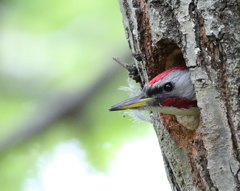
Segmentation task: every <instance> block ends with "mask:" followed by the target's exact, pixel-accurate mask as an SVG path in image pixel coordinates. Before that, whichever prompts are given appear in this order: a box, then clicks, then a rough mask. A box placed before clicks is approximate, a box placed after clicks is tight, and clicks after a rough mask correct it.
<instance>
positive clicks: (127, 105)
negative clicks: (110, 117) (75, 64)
mask: <svg viewBox="0 0 240 191" xmlns="http://www.w3.org/2000/svg"><path fill="white" fill-rule="evenodd" d="M125 109H137V110H148V111H156V112H160V113H166V114H172V115H197V114H198V113H199V109H198V107H197V101H196V96H195V89H194V86H193V84H192V82H191V78H190V72H189V69H188V68H187V67H186V66H184V65H182V66H177V67H174V68H171V69H169V70H166V71H164V72H163V73H160V74H159V75H157V76H156V77H155V78H153V79H152V80H151V81H149V82H148V83H146V84H145V86H144V87H143V90H142V92H141V94H140V95H138V96H135V97H132V98H130V99H127V100H124V101H122V102H120V103H118V104H116V105H113V106H112V107H111V108H110V109H109V111H117V110H125Z"/></svg>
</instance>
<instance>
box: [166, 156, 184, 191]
mask: <svg viewBox="0 0 240 191" xmlns="http://www.w3.org/2000/svg"><path fill="white" fill-rule="evenodd" d="M162 156H163V160H164V163H165V166H166V168H167V169H168V177H169V178H170V179H171V183H172V184H173V186H174V188H175V189H176V191H181V188H180V186H179V185H178V182H177V179H176V177H175V175H174V172H173V170H172V167H171V165H170V163H169V161H168V159H167V157H166V156H165V154H164V153H163V154H162Z"/></svg>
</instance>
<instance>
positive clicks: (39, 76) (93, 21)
mask: <svg viewBox="0 0 240 191" xmlns="http://www.w3.org/2000/svg"><path fill="white" fill-rule="evenodd" d="M0 17H1V19H0V88H1V92H0V108H1V110H0V124H1V129H0V132H1V133H0V140H1V141H0V143H1V145H0V149H1V155H0V161H1V162H0V190H1V191H5V190H6V191H18V190H22V188H21V185H22V182H23V180H24V179H25V178H26V176H28V175H29V173H30V172H34V169H35V163H36V161H37V160H38V158H39V157H40V156H41V155H42V153H44V152H46V151H51V150H53V149H54V147H55V145H56V144H58V143H60V142H63V141H66V140H70V139H73V138H75V139H78V140H79V141H80V142H81V144H82V146H83V148H84V149H85V151H86V153H87V159H88V161H89V162H90V163H91V164H92V165H93V166H94V167H95V168H96V169H97V170H100V171H105V172H106V171H107V169H108V167H109V165H110V164H111V161H112V160H113V157H114V156H115V154H116V153H117V152H118V150H119V148H120V146H121V145H122V144H123V143H124V142H125V141H128V140H130V139H132V138H134V137H139V136H143V135H144V134H146V132H147V131H148V130H149V127H146V126H142V125H141V126H140V127H138V128H136V126H137V125H133V124H132V122H131V121H129V120H128V119H126V118H122V117H121V114H119V113H117V112H115V113H109V112H108V110H107V109H108V108H109V107H110V106H111V105H112V104H114V103H116V102H118V101H121V100H122V99H125V98H127V93H126V92H121V91H118V90H117V88H118V87H119V86H122V85H125V86H126V78H127V72H126V71H124V69H122V70H121V72H118V73H114V75H112V76H111V75H109V79H107V80H106V81H105V82H104V83H99V84H98V85H97V86H96V87H97V88H95V90H94V91H92V92H91V94H92V95H88V96H87V97H90V98H89V99H86V100H85V99H83V102H84V104H80V103H78V104H80V105H79V107H75V108H74V109H73V111H67V112H66V113H64V114H58V115H57V116H56V118H54V120H53V121H52V122H49V124H48V123H47V122H46V124H48V125H45V126H44V124H41V122H45V119H48V117H49V115H51V113H54V112H57V111H55V110H54V108H55V107H56V106H59V105H61V104H63V103H64V99H60V100H61V102H56V103H52V101H53V100H55V99H52V96H53V97H55V98H56V100H58V97H61V96H62V95H66V96H65V99H66V101H67V100H69V99H72V97H71V96H70V95H72V93H73V92H75V93H76V92H77V95H78V94H79V96H81V93H83V92H85V91H87V89H88V88H89V87H91V85H92V84H97V83H98V82H99V79H100V77H101V76H102V75H103V74H104V72H105V71H106V70H108V69H109V68H111V67H112V66H111V65H114V64H116V63H114V62H113V61H112V59H111V58H112V57H113V56H119V57H123V58H125V57H129V52H128V51H129V50H128V45H127V40H126V39H125V34H124V29H123V26H122V21H121V13H120V10H119V5H118V2H117V1H112V0H101V1H98V0H93V1H82V0H69V1H63V0H41V1H37V0H7V1H2V2H1V13H0ZM54 104H55V105H54ZM41 125H42V129H41V128H40V129H36V128H37V127H39V126H40V127H41ZM66 165H67V164H66ZM33 174H34V173H33Z"/></svg>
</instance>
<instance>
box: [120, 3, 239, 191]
mask: <svg viewBox="0 0 240 191" xmlns="http://www.w3.org/2000/svg"><path fill="white" fill-rule="evenodd" d="M119 3H120V7H121V12H122V15H123V23H124V27H125V30H126V36H127V39H128V41H129V46H130V49H131V51H132V54H133V57H134V62H135V64H136V65H137V68H138V71H139V74H140V76H141V79H142V84H144V83H145V82H146V81H148V80H150V79H152V78H153V77H154V76H156V75H157V74H159V73H160V72H162V71H164V70H166V69H168V68H171V67H173V66H176V65H180V64H182V63H186V65H187V66H188V67H189V68H190V72H191V78H192V82H193V84H194V86H195V89H196V96H197V101H198V107H199V108H200V116H199V120H200V123H199V125H198V128H191V127H190V126H191V125H183V123H179V120H178V118H177V117H176V116H173V115H167V114H159V113H154V114H153V118H154V127H155V130H156V133H157V136H158V139H159V143H160V146H161V150H162V155H163V158H164V162H165V167H166V171H167V175H168V179H169V182H170V184H171V187H172V190H176V191H180V190H184V191H191V190H199V191H204V190H211V191H212V190H214V191H217V190H219V191H235V190H240V177H239V176H240V174H239V170H240V164H239V163H240V141H239V139H240V132H239V130H240V101H239V97H240V64H239V62H240V56H239V55H240V54H239V53H240V24H239V22H240V5H239V4H240V2H239V1H238V0H211V1H210V0H209V1H206V0H198V1H194V0H192V1H190V0H172V1H169V0H119ZM159 181H160V180H159Z"/></svg>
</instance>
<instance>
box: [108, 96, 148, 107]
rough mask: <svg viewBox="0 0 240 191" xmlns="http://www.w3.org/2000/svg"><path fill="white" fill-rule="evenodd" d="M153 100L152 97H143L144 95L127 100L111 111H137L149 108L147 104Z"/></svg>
mask: <svg viewBox="0 0 240 191" xmlns="http://www.w3.org/2000/svg"><path fill="white" fill-rule="evenodd" d="M151 99H152V98H150V97H147V98H146V97H143V96H142V95H140V96H136V97H133V98H130V99H127V100H124V101H122V102H120V103H117V104H116V105H113V106H112V107H111V108H110V109H109V111H117V110H124V109H135V108H139V107H144V106H148V104H147V102H148V101H150V100H151Z"/></svg>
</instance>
